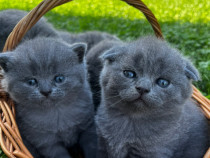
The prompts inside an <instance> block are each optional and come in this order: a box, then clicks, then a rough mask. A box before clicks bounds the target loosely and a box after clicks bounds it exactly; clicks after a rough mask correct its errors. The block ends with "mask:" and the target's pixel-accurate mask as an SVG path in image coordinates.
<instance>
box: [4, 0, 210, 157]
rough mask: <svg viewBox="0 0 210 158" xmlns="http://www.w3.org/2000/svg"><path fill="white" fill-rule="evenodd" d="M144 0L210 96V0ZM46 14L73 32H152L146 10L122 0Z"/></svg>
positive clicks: (92, 0)
mask: <svg viewBox="0 0 210 158" xmlns="http://www.w3.org/2000/svg"><path fill="white" fill-rule="evenodd" d="M143 1H144V2H145V3H146V4H147V6H148V7H149V8H150V9H151V10H152V12H153V13H154V14H155V16H156V17H157V19H158V21H159V22H160V25H161V28H162V32H163V35H164V37H165V38H166V40H167V41H169V42H170V43H172V45H174V47H176V48H178V49H180V50H181V52H182V53H183V54H185V55H186V56H188V57H189V58H191V59H192V61H193V62H194V64H195V65H196V67H197V68H198V69H199V71H200V73H201V76H202V81H199V82H197V83H195V85H196V86H197V87H198V88H199V89H200V90H201V91H202V93H203V94H204V95H206V96H207V97H208V98H210V16H209V13H210V12H209V10H210V1H209V0H202V1H201V0H178V1H177V0H170V1H169V0H160V1H157V0H143ZM39 2H41V1H40V0H18V1H17V0H0V10H2V9H8V8H19V9H23V10H31V9H32V8H33V7H35V6H36V5H37V4H38V3H39ZM46 17H47V18H48V19H49V21H50V22H51V23H52V24H53V25H54V26H55V27H56V28H58V29H64V30H68V31H69V32H74V33H77V32H83V31H86V30H100V31H106V32H109V33H112V34H116V35H117V36H118V37H120V38H121V39H122V40H126V41H127V40H134V39H136V38H138V37H139V36H142V35H146V34H153V31H152V29H151V26H150V25H149V24H148V22H147V21H146V20H145V17H144V16H143V14H142V13H140V12H139V11H138V10H136V9H134V8H133V7H130V6H129V5H127V4H126V3H125V2H122V1H120V0H75V1H73V2H70V3H67V4H64V5H62V6H59V7H57V8H55V9H53V10H52V11H50V12H49V13H47V14H46ZM0 158H1V156H0Z"/></svg>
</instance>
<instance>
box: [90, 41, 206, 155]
mask: <svg viewBox="0 0 210 158" xmlns="http://www.w3.org/2000/svg"><path fill="white" fill-rule="evenodd" d="M106 47H107V48H110V47H111V49H109V50H107V51H106V52H105V53H104V54H103V55H102V56H101V58H102V61H103V69H102V72H101V75H100V84H101V88H102V90H101V93H102V96H101V103H100V106H99V108H98V111H97V115H96V124H97V130H98V143H99V144H98V145H99V147H98V148H99V155H98V157H100V158H134V157H135V158H140V157H141V158H201V157H202V156H203V155H204V154H205V152H206V151H207V149H208V147H209V144H208V131H207V130H208V124H207V120H206V118H205V116H204V115H203V113H202V112H201V111H200V109H199V108H198V107H197V105H196V103H195V102H193V101H192V100H191V99H190V96H191V93H192V87H191V80H195V81H197V80H199V74H198V71H197V70H196V69H195V67H194V66H193V65H192V64H191V63H190V62H189V61H188V60H186V59H185V58H183V57H182V56H181V55H180V54H179V52H178V51H177V50H176V49H173V48H171V47H170V46H169V45H168V44H167V43H166V42H164V41H161V40H158V39H156V38H152V37H145V38H141V39H139V40H137V41H135V42H132V43H128V44H126V43H118V44H116V45H114V46H113V45H112V44H111V43H110V42H106V43H104V44H101V45H100V46H96V47H95V48H94V50H95V51H91V50H90V51H89V55H90V57H91V56H92V57H94V54H95V53H96V54H98V55H99V54H101V53H102V52H103V51H102V52H99V51H100V50H103V49H104V50H106V49H105V48H106ZM96 50H99V51H98V52H97V51H96ZM91 53H93V54H91ZM96 56H97V55H96ZM98 59H99V58H96V57H95V60H98ZM99 72H100V71H99Z"/></svg>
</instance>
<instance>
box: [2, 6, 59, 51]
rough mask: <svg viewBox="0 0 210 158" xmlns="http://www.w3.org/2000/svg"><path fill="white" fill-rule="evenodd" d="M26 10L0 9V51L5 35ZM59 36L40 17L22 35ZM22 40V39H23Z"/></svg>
mask: <svg viewBox="0 0 210 158" xmlns="http://www.w3.org/2000/svg"><path fill="white" fill-rule="evenodd" d="M25 15H27V12H25V11H22V10H16V9H9V10H3V11H0V52H1V51H2V50H3V47H4V44H5V42H6V39H7V37H8V36H9V34H10V33H11V32H12V30H13V28H14V27H15V25H16V24H17V23H18V22H19V21H20V20H21V19H22V18H23V17H24V16H25ZM38 36H39V37H40V36H42V37H59V36H58V34H57V32H56V31H55V29H54V28H53V26H52V25H51V24H49V23H47V21H46V19H45V18H41V19H40V20H39V21H38V22H37V23H36V24H35V25H34V26H33V27H32V28H31V30H29V31H28V32H27V33H26V35H25V36H24V38H23V40H25V39H33V38H35V37H38ZM23 40H22V41H23Z"/></svg>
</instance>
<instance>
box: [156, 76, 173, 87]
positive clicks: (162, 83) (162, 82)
mask: <svg viewBox="0 0 210 158" xmlns="http://www.w3.org/2000/svg"><path fill="white" fill-rule="evenodd" d="M156 83H157V85H158V86H160V87H162V88H166V87H168V86H169V84H170V82H169V81H168V80H165V79H162V78H159V79H157V81H156Z"/></svg>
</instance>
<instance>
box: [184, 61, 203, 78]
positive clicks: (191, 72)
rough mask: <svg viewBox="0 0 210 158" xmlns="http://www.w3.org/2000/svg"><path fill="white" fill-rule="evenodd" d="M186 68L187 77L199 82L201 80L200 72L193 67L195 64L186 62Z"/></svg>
mask: <svg viewBox="0 0 210 158" xmlns="http://www.w3.org/2000/svg"><path fill="white" fill-rule="evenodd" d="M185 63H186V65H185V68H184V71H185V75H186V76H187V77H188V78H189V79H192V80H194V81H198V80H201V78H200V75H199V72H198V70H197V69H196V68H195V67H194V66H193V64H192V63H191V62H190V61H188V60H185Z"/></svg>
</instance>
